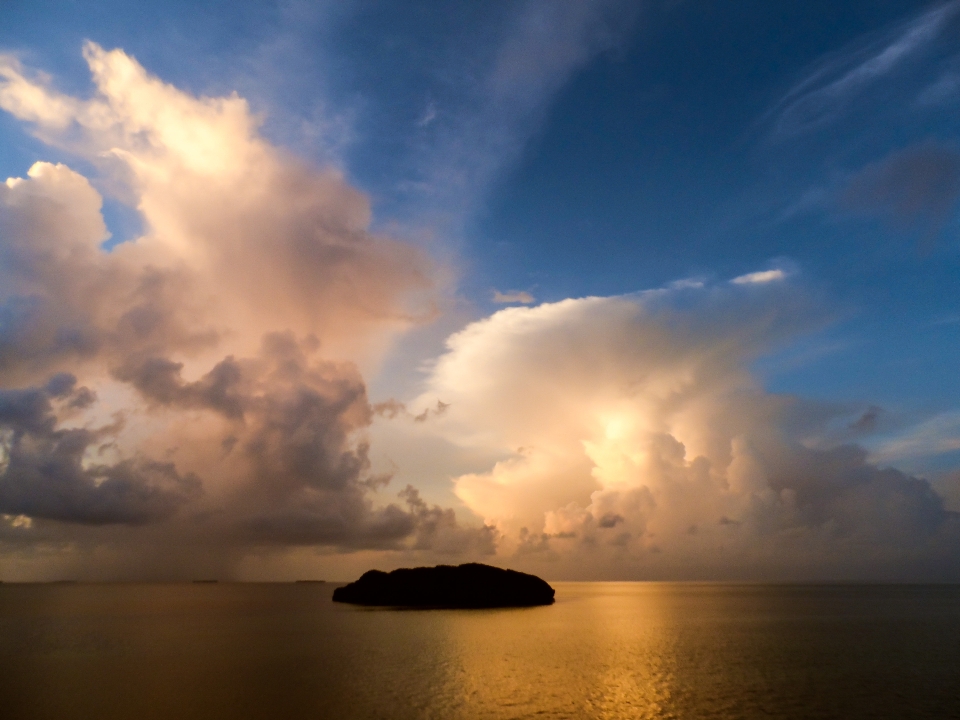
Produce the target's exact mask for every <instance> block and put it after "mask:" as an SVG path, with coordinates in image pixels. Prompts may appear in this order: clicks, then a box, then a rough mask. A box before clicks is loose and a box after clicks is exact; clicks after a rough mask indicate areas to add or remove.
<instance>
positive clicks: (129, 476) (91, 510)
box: [0, 374, 200, 525]
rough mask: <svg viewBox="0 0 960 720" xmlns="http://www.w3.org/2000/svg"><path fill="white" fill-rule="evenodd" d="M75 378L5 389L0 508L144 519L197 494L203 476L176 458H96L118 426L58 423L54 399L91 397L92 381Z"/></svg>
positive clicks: (83, 401)
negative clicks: (79, 382)
mask: <svg viewBox="0 0 960 720" xmlns="http://www.w3.org/2000/svg"><path fill="white" fill-rule="evenodd" d="M75 385H76V380H75V378H73V377H72V376H70V375H66V374H60V375H56V376H54V377H53V378H51V380H50V381H49V382H48V383H47V385H46V386H45V387H33V388H26V389H16V390H0V445H2V447H0V451H2V456H0V460H2V464H0V470H2V471H0V513H4V514H10V515H26V516H29V517H31V518H43V519H48V520H59V521H62V522H72V523H83V524H93V525H101V524H116V523H120V524H129V525H139V524H143V523H148V522H151V521H155V520H160V519H163V518H166V517H169V516H171V515H172V514H174V513H175V512H176V511H177V509H178V508H179V507H180V506H181V505H183V504H184V503H185V502H187V501H188V500H190V499H192V498H194V497H196V496H197V495H198V494H199V492H200V483H199V480H198V479H197V478H196V477H195V476H193V475H191V474H186V475H181V474H180V473H178V472H177V469H176V468H175V467H174V465H173V464H172V463H162V462H156V461H152V460H148V459H144V458H133V459H127V460H122V461H120V462H116V463H114V464H108V463H103V462H97V461H96V460H95V459H91V458H96V457H97V453H96V450H97V448H98V447H99V446H101V445H103V444H104V443H108V442H109V440H110V437H111V435H112V430H113V428H110V427H107V428H101V429H99V430H89V429H86V428H70V429H65V428H63V427H61V426H60V424H59V422H58V420H57V416H56V413H55V407H54V405H55V404H60V405H66V406H73V407H77V406H78V405H80V406H82V405H87V404H89V403H90V402H91V401H92V396H91V393H90V391H89V390H88V389H87V388H76V387H75ZM91 451H92V452H91Z"/></svg>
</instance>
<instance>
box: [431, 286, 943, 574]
mask: <svg viewBox="0 0 960 720" xmlns="http://www.w3.org/2000/svg"><path fill="white" fill-rule="evenodd" d="M811 319H812V315H811V313H810V312H809V308H806V307H805V304H804V302H803V300H802V297H801V296H799V295H798V294H797V292H796V291H792V290H791V289H790V288H789V287H788V286H784V285H778V284H767V285H766V286H764V290H763V292H762V293H756V292H747V291H746V290H745V289H741V287H739V286H737V285H733V286H730V285H728V286H726V287H723V286H719V287H705V288H703V289H698V288H690V287H687V288H679V289H670V290H661V291H654V292H648V293H642V294H638V295H634V296H622V297H611V298H584V299H580V300H565V301H563V302H559V303H552V304H544V305H540V306H538V307H535V308H510V309H507V310H502V311H500V312H498V313H496V314H495V315H493V316H491V317H490V318H488V319H486V320H482V321H480V322H477V323H474V324H473V325H470V326H468V327H467V328H465V329H464V330H463V331H461V332H460V333H458V334H456V335H454V336H453V337H451V338H450V340H449V351H448V353H447V354H446V355H444V356H442V357H441V358H440V359H439V360H438V362H437V364H436V366H435V368H434V370H433V373H432V375H431V377H430V379H429V384H428V385H429V389H428V392H427V393H426V394H425V395H424V396H423V398H421V400H420V402H421V403H424V402H427V401H428V399H429V398H432V397H442V398H443V399H444V401H445V402H448V403H449V409H448V410H447V412H446V413H445V414H444V416H443V417H442V418H438V419H437V421H436V423H435V425H434V426H435V427H437V428H438V431H439V432H442V433H443V434H444V435H445V437H447V438H448V439H450V440H451V441H452V442H455V443H458V444H460V445H461V446H464V447H478V446H485V447H488V448H499V450H500V452H501V454H502V458H503V459H502V460H501V461H499V462H497V463H496V464H495V465H494V466H493V467H490V468H489V469H487V470H486V471H481V472H475V473H469V474H465V475H461V476H460V477H458V478H457V479H456V481H455V487H456V492H457V495H458V496H459V497H460V498H461V499H462V500H463V501H464V502H465V503H466V504H467V505H468V506H469V507H471V508H472V509H473V510H474V511H476V512H477V513H478V514H480V515H481V516H482V517H483V518H484V519H485V520H486V521H487V522H488V523H489V524H494V525H496V527H497V529H498V530H499V531H500V533H501V535H502V539H501V543H500V552H502V553H506V554H507V555H510V556H512V557H513V558H514V560H515V561H517V562H523V563H527V564H529V565H532V566H535V565H536V564H537V563H539V562H547V561H552V562H553V563H554V564H553V565H550V567H552V568H553V570H552V572H554V573H557V572H560V573H565V574H567V575H569V576H573V577H576V576H584V575H590V574H594V575H595V574H598V573H599V574H603V575H606V576H614V577H616V576H620V577H650V576H653V577H663V576H673V577H691V576H703V575H708V576H716V577H723V576H727V577H728V576H731V575H734V576H748V577H757V576H762V577H781V578H784V577H794V578H800V577H818V576H819V577H822V576H824V575H831V574H835V576H837V577H850V576H873V577H876V576H884V577H898V576H899V577H902V576H906V575H910V573H914V572H915V573H917V574H920V575H922V574H923V573H924V572H934V571H944V570H945V569H946V568H949V567H950V564H951V563H956V561H957V559H958V558H957V554H958V552H960V545H958V540H960V522H958V518H957V517H956V516H955V515H954V514H953V513H950V512H947V511H946V510H945V509H944V506H943V501H942V499H941V498H940V497H939V496H938V495H937V494H936V493H935V492H934V491H933V490H932V489H931V487H930V486H929V485H928V484H927V483H926V482H925V481H923V480H919V479H916V478H913V477H910V476H907V475H905V474H903V473H901V472H899V471H896V470H892V469H880V468H878V467H876V466H874V465H872V464H870V463H869V462H868V461H867V460H866V453H865V451H864V450H862V449H860V448H858V447H856V446H852V445H843V444H833V445H830V444H829V443H828V444H826V445H824V446H823V447H820V448H819V449H818V448H813V447H809V446H807V444H806V443H805V441H804V436H803V435H800V434H798V433H797V432H796V431H795V430H791V428H795V427H799V426H803V425H806V426H810V423H811V422H814V424H815V425H819V426H821V428H822V426H823V425H824V424H826V420H824V419H823V413H824V410H823V409H822V408H820V409H817V410H816V411H815V412H814V411H812V410H811V408H810V407H808V406H805V405H804V404H801V403H797V402H796V401H794V400H792V399H791V398H788V397H781V396H776V395H771V394H769V393H766V392H764V391H763V390H762V389H761V388H760V386H759V385H758V384H757V383H756V381H755V380H754V379H753V378H752V376H751V373H750V370H749V367H750V363H751V361H752V360H753V359H754V358H756V357H758V356H759V355H761V354H763V353H767V352H769V351H771V350H772V349H773V348H774V347H776V345H777V344H778V343H779V342H781V341H783V340H784V339H785V337H787V336H788V335H789V334H790V333H795V332H799V331H802V330H803V329H804V328H805V327H808V325H807V324H808V323H809V322H810V321H811ZM805 415H807V416H817V415H819V416H820V418H821V419H820V420H817V421H812V420H811V419H810V417H807V418H806V420H804V422H800V420H801V419H803V418H804V416H805ZM827 415H828V417H827V419H829V413H827ZM914 562H916V563H919V564H917V565H911V563H914ZM587 568H589V570H588V569H587ZM934 568H936V570H934Z"/></svg>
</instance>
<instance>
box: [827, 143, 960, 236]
mask: <svg viewBox="0 0 960 720" xmlns="http://www.w3.org/2000/svg"><path fill="white" fill-rule="evenodd" d="M958 199H960V151H958V150H957V149H956V148H953V147H950V146H946V145H940V144H937V143H933V142H925V143H921V144H918V145H913V146H911V147H908V148H905V149H903V150H898V151H896V152H893V153H891V154H890V155H888V156H887V157H885V158H884V159H882V160H880V161H878V162H876V163H872V164H870V165H867V166H866V167H864V168H863V169H861V170H860V171H859V172H858V173H857V174H856V175H854V176H853V178H852V179H851V180H850V181H849V183H848V184H847V186H846V188H845V189H844V191H843V193H842V195H841V202H842V203H843V205H845V206H846V207H847V208H849V209H851V210H855V211H859V212H863V213H868V214H871V215H876V216H880V217H886V218H889V219H891V220H893V221H894V222H895V223H897V224H898V225H900V226H903V227H908V228H919V229H920V231H921V232H922V233H923V234H924V235H925V236H926V237H927V238H928V240H932V239H933V238H935V237H936V236H937V235H939V233H940V231H941V230H942V229H943V226H944V224H945V223H946V222H947V220H948V219H949V218H950V216H951V215H952V213H953V212H954V210H955V209H956V206H957V201H958Z"/></svg>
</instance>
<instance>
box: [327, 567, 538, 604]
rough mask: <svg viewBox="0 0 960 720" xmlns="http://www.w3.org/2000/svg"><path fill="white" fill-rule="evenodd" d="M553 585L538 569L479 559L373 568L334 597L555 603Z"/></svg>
mask: <svg viewBox="0 0 960 720" xmlns="http://www.w3.org/2000/svg"><path fill="white" fill-rule="evenodd" d="M553 595H554V590H553V588H552V587H550V585H548V584H547V583H546V582H544V581H543V580H541V579H540V578H538V577H537V576H536V575H528V574H527V573H522V572H517V571H516V570H504V569H502V568H498V567H492V566H490V565H482V564H480V563H467V564H465V565H457V566H453V565H437V566H436V567H417V568H401V569H399V570H394V571H393V572H389V573H387V572H383V571H381V570H370V571H369V572H365V573H364V574H363V575H362V576H361V577H360V579H359V580H357V581H356V582H352V583H350V584H349V585H344V586H343V587H339V588H337V589H336V590H334V591H333V601H334V602H342V603H351V604H353V605H380V606H390V607H417V608H502V607H532V606H535V605H551V604H552V603H553Z"/></svg>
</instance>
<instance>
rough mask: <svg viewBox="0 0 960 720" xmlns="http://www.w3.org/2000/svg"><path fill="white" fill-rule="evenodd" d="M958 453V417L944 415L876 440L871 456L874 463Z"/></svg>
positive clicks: (956, 414) (958, 414) (959, 415)
mask: <svg viewBox="0 0 960 720" xmlns="http://www.w3.org/2000/svg"><path fill="white" fill-rule="evenodd" d="M957 450H960V413H957V412H946V413H940V414H938V415H934V416H933V417H932V418H929V419H927V420H924V421H923V422H921V423H919V424H917V425H914V426H912V427H910V428H907V429H906V430H905V431H903V432H901V433H899V434H897V435H895V436H893V437H886V438H883V439H882V440H880V441H879V442H878V443H877V445H876V447H875V448H874V449H873V452H871V458H872V459H873V460H874V461H875V462H896V461H899V460H908V459H916V458H929V457H931V456H936V455H942V454H945V453H952V452H956V451H957Z"/></svg>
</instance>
